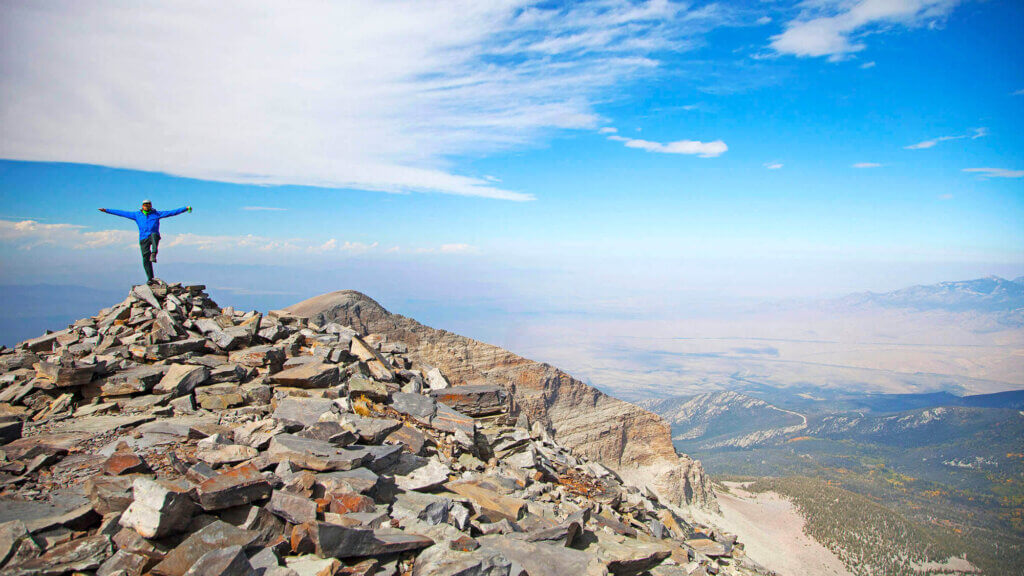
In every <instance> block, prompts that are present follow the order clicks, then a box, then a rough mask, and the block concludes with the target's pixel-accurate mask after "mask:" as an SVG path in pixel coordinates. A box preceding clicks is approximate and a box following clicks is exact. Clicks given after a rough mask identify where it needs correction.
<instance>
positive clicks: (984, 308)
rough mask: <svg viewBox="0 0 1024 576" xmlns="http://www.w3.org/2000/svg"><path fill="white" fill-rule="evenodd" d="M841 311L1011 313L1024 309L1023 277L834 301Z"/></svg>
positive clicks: (991, 278) (862, 294)
mask: <svg viewBox="0 0 1024 576" xmlns="http://www.w3.org/2000/svg"><path fill="white" fill-rule="evenodd" d="M836 302H837V304H839V305H840V306H843V307H850V308H863V307H868V306H880V307H884V308H911V309H915V310H948V311H951V312H968V311H975V312H1014V311H1021V310H1022V309H1024V276H1021V277H1019V278H1015V279H1013V280H1007V279H1005V278H1000V277H999V276H989V277H987V278H978V279H977V280H962V281H959V282H940V283H938V284H928V285H919V286H911V287H910V288H903V289H901V290H895V291H892V292H883V293H876V292H858V293H855V294H850V295H849V296H845V297H843V298H840V299H839V300H837V301H836Z"/></svg>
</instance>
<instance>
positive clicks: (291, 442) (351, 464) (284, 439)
mask: <svg viewBox="0 0 1024 576" xmlns="http://www.w3.org/2000/svg"><path fill="white" fill-rule="evenodd" d="M267 454H268V456H269V457H270V459H271V461H273V462H281V461H283V460H288V461H290V462H292V463H294V464H295V465H297V466H300V467H302V468H305V469H307V470H317V471H320V472H326V471H331V470H351V469H353V468H357V467H359V466H362V465H363V464H364V463H366V462H367V461H369V460H371V459H372V458H373V456H372V454H371V453H369V452H367V451H366V450H365V449H358V448H346V447H338V446H335V445H333V444H331V443H329V442H323V441H320V440H311V439H309V438H302V437H300V436H295V435H294V434H278V435H277V436H275V437H274V439H273V440H271V441H270V448H269V449H268V451H267Z"/></svg>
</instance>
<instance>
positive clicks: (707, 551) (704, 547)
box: [684, 538, 728, 558]
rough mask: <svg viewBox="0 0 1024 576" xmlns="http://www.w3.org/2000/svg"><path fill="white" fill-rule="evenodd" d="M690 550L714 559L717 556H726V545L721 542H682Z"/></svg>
mask: <svg viewBox="0 0 1024 576" xmlns="http://www.w3.org/2000/svg"><path fill="white" fill-rule="evenodd" d="M684 544H686V545H687V546H689V547H690V548H693V550H694V551H695V552H698V553H700V554H703V555H705V556H708V557H711V558H715V557H718V556H725V555H726V554H728V550H727V549H726V545H725V544H722V543H721V542H715V541H714V540H711V539H710V538H693V539H690V540H686V541H685V542H684Z"/></svg>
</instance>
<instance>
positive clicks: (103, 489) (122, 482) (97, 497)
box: [85, 475, 133, 516]
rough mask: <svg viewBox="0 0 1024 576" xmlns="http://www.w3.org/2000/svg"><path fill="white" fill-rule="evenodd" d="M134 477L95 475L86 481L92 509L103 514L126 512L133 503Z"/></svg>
mask: <svg viewBox="0 0 1024 576" xmlns="http://www.w3.org/2000/svg"><path fill="white" fill-rule="evenodd" d="M132 481H133V480H132V478H129V477H111V476H100V475H97V476H93V477H92V478H89V479H88V480H86V482H85V491H86V494H88V496H89V500H90V501H91V502H92V509H93V510H95V511H96V513H97V514H100V515H101V516H106V515H107V514H111V513H116V512H124V511H125V509H127V508H128V506H129V505H130V504H131V503H132Z"/></svg>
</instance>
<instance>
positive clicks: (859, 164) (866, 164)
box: [853, 162, 882, 168]
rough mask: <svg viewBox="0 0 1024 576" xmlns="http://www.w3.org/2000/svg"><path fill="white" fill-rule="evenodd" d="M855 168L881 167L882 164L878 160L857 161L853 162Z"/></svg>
mask: <svg viewBox="0 0 1024 576" xmlns="http://www.w3.org/2000/svg"><path fill="white" fill-rule="evenodd" d="M853 167H854V168H881V167H882V165H881V164H879V163H878V162H857V163H856V164H853Z"/></svg>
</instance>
